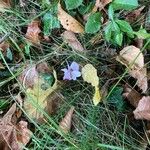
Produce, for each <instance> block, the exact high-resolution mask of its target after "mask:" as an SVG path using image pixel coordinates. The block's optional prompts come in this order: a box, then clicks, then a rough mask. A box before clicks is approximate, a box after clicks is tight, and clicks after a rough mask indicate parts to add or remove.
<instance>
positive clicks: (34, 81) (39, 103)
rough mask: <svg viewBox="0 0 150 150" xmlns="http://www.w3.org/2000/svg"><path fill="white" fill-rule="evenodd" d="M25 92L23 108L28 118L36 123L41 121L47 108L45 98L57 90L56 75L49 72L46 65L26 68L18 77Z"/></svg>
mask: <svg viewBox="0 0 150 150" xmlns="http://www.w3.org/2000/svg"><path fill="white" fill-rule="evenodd" d="M19 80H20V81H21V83H23V84H24V85H26V86H25V90H26V94H27V96H26V98H25V100H24V108H25V111H26V113H27V114H28V117H31V118H34V119H36V120H37V121H40V122H41V120H42V119H43V111H44V109H45V108H46V106H47V97H48V96H49V95H50V94H51V93H52V92H53V91H55V90H56V88H57V75H56V72H55V70H53V72H51V69H50V68H48V65H47V64H46V63H42V64H38V65H33V66H32V67H28V68H26V69H25V71H24V72H23V73H22V75H21V76H20V77H19Z"/></svg>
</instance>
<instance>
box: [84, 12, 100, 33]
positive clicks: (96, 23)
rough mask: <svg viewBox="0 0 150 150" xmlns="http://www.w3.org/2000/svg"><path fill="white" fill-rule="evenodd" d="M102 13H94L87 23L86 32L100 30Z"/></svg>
mask: <svg viewBox="0 0 150 150" xmlns="http://www.w3.org/2000/svg"><path fill="white" fill-rule="evenodd" d="M100 18H101V14H100V12H96V13H92V14H91V15H90V16H89V17H88V20H87V23H86V24H85V32H86V33H96V32H97V31H99V30H100V27H101V22H100Z"/></svg>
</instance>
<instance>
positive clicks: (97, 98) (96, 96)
mask: <svg viewBox="0 0 150 150" xmlns="http://www.w3.org/2000/svg"><path fill="white" fill-rule="evenodd" d="M101 99H102V97H101V93H100V90H99V87H97V86H95V93H94V96H93V103H94V105H95V106H96V105H97V104H98V103H99V102H100V101H101Z"/></svg>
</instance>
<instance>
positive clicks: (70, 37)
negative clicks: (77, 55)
mask: <svg viewBox="0 0 150 150" xmlns="http://www.w3.org/2000/svg"><path fill="white" fill-rule="evenodd" d="M62 36H63V38H64V40H65V42H66V43H68V45H69V46H70V47H71V48H72V49H75V50H77V51H84V48H83V46H82V45H81V43H80V42H79V41H78V39H77V38H76V36H75V34H74V33H73V32H71V31H65V32H64V33H63V34H62Z"/></svg>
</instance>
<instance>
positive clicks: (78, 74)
mask: <svg viewBox="0 0 150 150" xmlns="http://www.w3.org/2000/svg"><path fill="white" fill-rule="evenodd" d="M80 76H81V72H80V71H72V72H71V78H72V80H76V79H77V77H80Z"/></svg>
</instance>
